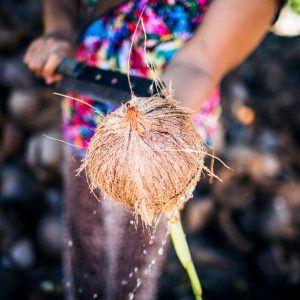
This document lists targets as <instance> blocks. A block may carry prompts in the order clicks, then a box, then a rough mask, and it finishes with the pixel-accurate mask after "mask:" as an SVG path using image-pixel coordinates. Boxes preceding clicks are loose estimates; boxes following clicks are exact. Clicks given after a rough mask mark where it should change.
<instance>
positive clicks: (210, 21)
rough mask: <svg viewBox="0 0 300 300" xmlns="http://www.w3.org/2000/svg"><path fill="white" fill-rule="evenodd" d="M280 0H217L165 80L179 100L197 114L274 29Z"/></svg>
mask: <svg viewBox="0 0 300 300" xmlns="http://www.w3.org/2000/svg"><path fill="white" fill-rule="evenodd" d="M277 5H278V0H263V1H262V0H243V1H241V0H214V1H213V2H212V4H211V6H210V7H209V9H208V11H207V13H206V15H205V17H204V19H203V22H202V24H201V26H200V27H199V29H198V30H197V31H196V33H195V35H194V36H193V37H192V38H191V40H190V41H188V42H187V44H186V45H185V46H184V47H183V48H182V49H181V50H180V51H179V52H178V54H177V55H176V56H175V58H174V60H173V61H172V62H171V63H170V64H169V66H168V67H167V69H166V72H165V74H164V77H163V80H164V81H165V82H166V83H168V82H170V81H171V82H172V87H173V89H174V90H175V97H176V99H177V100H179V101H180V102H181V104H182V105H184V106H186V107H189V108H190V109H192V110H194V111H197V110H199V108H200V107H201V105H202V104H203V103H204V101H205V100H206V99H207V97H208V96H209V95H210V93H211V91H212V89H213V88H214V87H216V86H217V85H218V84H219V83H220V81H221V80H222V78H223V77H224V76H225V75H226V73H227V72H229V71H230V70H232V69H233V68H234V67H236V66H237V65H238V64H239V63H241V62H242V61H243V60H244V59H245V58H246V57H247V56H248V55H249V54H250V53H251V52H252V51H253V50H254V49H255V48H256V47H257V45H258V44H259V43H260V41H261V40H262V38H263V37H264V36H265V34H266V32H267V31H268V29H269V28H270V26H271V23H272V19H273V17H274V14H275V12H276V9H277Z"/></svg>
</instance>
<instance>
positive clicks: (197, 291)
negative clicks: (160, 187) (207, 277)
mask: <svg viewBox="0 0 300 300" xmlns="http://www.w3.org/2000/svg"><path fill="white" fill-rule="evenodd" d="M169 226H170V232H171V239H172V242H173V245H174V248H175V251H176V254H177V257H178V258H179V260H180V262H181V264H182V265H183V267H184V268H185V269H186V271H187V274H188V276H189V278H190V281H191V285H192V289H193V292H194V295H195V299H196V300H202V288H201V285H200V280H199V278H198V275H197V272H196V269H195V266H194V263H193V260H192V257H191V253H190V249H189V246H188V243H187V240H186V237H185V233H184V231H183V228H182V224H181V219H180V215H179V213H178V214H177V216H176V217H174V218H172V219H171V220H169Z"/></svg>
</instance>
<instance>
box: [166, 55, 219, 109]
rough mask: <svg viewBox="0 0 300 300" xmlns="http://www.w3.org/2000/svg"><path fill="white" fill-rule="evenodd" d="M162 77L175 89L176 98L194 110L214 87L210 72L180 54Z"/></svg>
mask: <svg viewBox="0 0 300 300" xmlns="http://www.w3.org/2000/svg"><path fill="white" fill-rule="evenodd" d="M162 79H163V82H164V83H165V84H166V86H167V88H169V87H171V89H172V90H173V91H174V98H175V100H177V101H178V102H179V103H180V104H181V105H182V106H185V107H187V108H189V109H191V110H192V111H194V112H196V111H198V110H199V109H200V108H201V106H202V104H203V103H204V102H205V101H206V100H207V98H208V96H209V95H210V93H211V90H212V88H213V82H212V79H211V77H210V75H209V74H208V73H206V72H205V71H204V70H203V69H201V68H199V67H198V66H196V65H192V64H191V63H190V62H189V61H188V60H185V59H179V56H176V57H175V58H174V60H173V61H172V62H171V63H170V64H169V65H168V67H167V68H166V71H165V73H164V75H163V78H162Z"/></svg>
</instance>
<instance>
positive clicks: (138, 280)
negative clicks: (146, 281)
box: [136, 278, 142, 287]
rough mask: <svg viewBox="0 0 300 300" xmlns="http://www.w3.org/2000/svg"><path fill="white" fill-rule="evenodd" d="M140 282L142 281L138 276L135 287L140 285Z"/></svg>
mask: <svg viewBox="0 0 300 300" xmlns="http://www.w3.org/2000/svg"><path fill="white" fill-rule="evenodd" d="M141 283H142V279H141V278H138V279H137V280H136V287H139V286H140V285H141Z"/></svg>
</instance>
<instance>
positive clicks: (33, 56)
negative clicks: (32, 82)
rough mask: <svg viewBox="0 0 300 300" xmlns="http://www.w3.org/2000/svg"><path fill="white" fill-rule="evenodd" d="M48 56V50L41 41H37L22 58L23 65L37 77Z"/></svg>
mask: <svg viewBox="0 0 300 300" xmlns="http://www.w3.org/2000/svg"><path fill="white" fill-rule="evenodd" d="M48 55H49V50H48V49H47V47H45V43H44V41H43V40H38V41H36V42H34V43H33V44H32V46H31V47H30V48H29V50H28V51H27V53H26V55H25V57H24V63H25V64H26V65H27V66H28V68H29V69H30V70H32V71H33V72H34V73H36V74H37V75H40V74H41V73H42V68H43V65H44V63H45V61H46V58H47V56H48Z"/></svg>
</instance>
